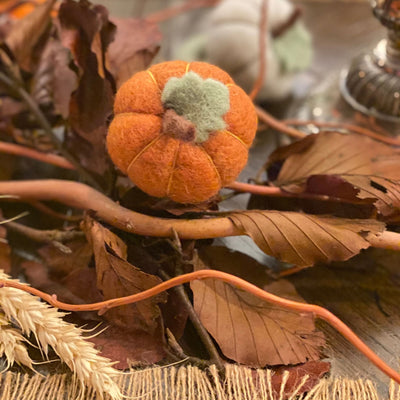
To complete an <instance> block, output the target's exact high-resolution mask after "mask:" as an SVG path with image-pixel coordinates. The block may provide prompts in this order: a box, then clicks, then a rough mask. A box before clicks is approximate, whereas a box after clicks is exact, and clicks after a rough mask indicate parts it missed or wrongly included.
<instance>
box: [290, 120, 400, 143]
mask: <svg viewBox="0 0 400 400" xmlns="http://www.w3.org/2000/svg"><path fill="white" fill-rule="evenodd" d="M282 123H283V124H285V125H295V126H300V125H314V126H316V127H319V128H337V129H345V130H348V131H350V132H355V133H359V134H360V135H364V136H368V137H370V138H372V139H375V140H379V141H380V142H383V143H386V144H390V145H393V146H400V140H399V139H396V138H394V137H390V136H383V135H380V134H379V133H376V132H374V131H371V130H370V129H368V128H364V127H362V126H358V125H354V124H349V123H345V122H325V121H314V120H297V119H287V120H284V121H282Z"/></svg>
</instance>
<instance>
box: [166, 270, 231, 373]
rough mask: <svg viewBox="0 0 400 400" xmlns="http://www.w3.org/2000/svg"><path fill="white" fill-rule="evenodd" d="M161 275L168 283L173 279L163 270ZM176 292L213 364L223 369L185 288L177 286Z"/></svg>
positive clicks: (216, 351)
mask: <svg viewBox="0 0 400 400" xmlns="http://www.w3.org/2000/svg"><path fill="white" fill-rule="evenodd" d="M159 275H160V276H161V278H163V279H164V280H166V281H168V280H169V279H171V278H170V277H169V276H168V275H167V274H166V272H165V271H163V270H160V271H159ZM174 290H175V293H176V294H177V295H178V296H179V298H180V300H181V302H182V303H183V305H184V307H185V309H186V311H187V312H188V315H189V318H190V321H191V322H192V324H193V326H194V328H195V329H196V332H197V334H198V335H199V337H200V339H201V341H202V342H203V344H204V346H205V348H206V349H207V352H208V354H209V355H210V360H211V362H212V363H213V364H215V365H216V366H217V367H218V368H219V369H222V368H223V362H222V360H221V357H220V356H219V354H218V350H217V348H216V347H215V345H214V342H213V341H212V339H211V337H210V335H209V334H208V332H207V330H206V329H205V328H204V326H203V324H202V323H201V321H200V318H199V316H198V315H197V314H196V311H194V308H193V305H192V303H191V302H190V300H189V297H188V295H187V294H186V291H185V288H184V287H183V286H182V285H179V286H175V288H174Z"/></svg>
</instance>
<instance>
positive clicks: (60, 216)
mask: <svg viewBox="0 0 400 400" xmlns="http://www.w3.org/2000/svg"><path fill="white" fill-rule="evenodd" d="M27 203H28V204H29V205H31V206H32V207H33V208H36V209H37V210H38V211H41V212H42V213H44V214H47V215H50V216H51V217H54V218H58V219H61V220H63V221H67V222H78V221H81V220H82V219H83V215H66V214H62V213H59V212H57V211H55V210H53V209H52V208H50V207H48V206H46V205H45V204H43V203H41V202H40V201H28V202H27Z"/></svg>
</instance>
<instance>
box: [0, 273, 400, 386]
mask: <svg viewBox="0 0 400 400" xmlns="http://www.w3.org/2000/svg"><path fill="white" fill-rule="evenodd" d="M206 278H214V279H219V280H222V281H224V282H227V283H229V284H231V285H233V286H236V287H238V288H239V289H242V290H245V291H246V292H248V293H251V294H252V295H254V296H257V297H259V298H261V299H263V300H265V301H268V302H270V303H273V304H276V305H278V306H281V307H284V308H287V309H290V310H294V311H298V312H302V313H304V312H306V313H311V314H313V315H314V317H316V318H320V319H322V320H324V321H326V322H328V323H329V324H330V325H331V326H333V327H334V328H335V329H336V330H337V331H338V332H339V333H340V334H342V335H343V336H344V337H345V338H346V339H347V340H348V341H349V342H350V343H351V344H353V346H354V347H356V348H357V349H358V350H359V351H360V352H361V353H363V354H364V355H365V356H366V357H367V358H368V359H369V360H370V361H371V362H372V363H373V364H374V365H375V366H376V367H378V368H379V369H380V370H381V371H383V372H384V373H385V374H386V375H387V376H389V377H390V378H391V379H393V380H394V381H395V382H397V383H398V384H400V374H399V373H398V372H396V371H395V370H394V369H392V368H391V367H389V365H387V364H386V363H385V362H384V361H383V360H382V359H381V358H379V357H378V355H377V354H375V353H374V352H373V351H372V350H371V349H370V348H369V347H368V346H367V345H366V344H365V343H364V342H363V341H362V340H361V339H360V338H359V337H358V336H357V335H356V334H355V333H354V332H353V331H352V330H351V329H350V328H349V327H348V326H347V325H346V324H345V323H344V322H342V321H341V320H340V319H339V318H338V317H336V316H335V315H334V314H332V313H331V312H330V311H328V310H327V309H326V308H323V307H320V306H317V305H314V304H304V303H299V302H297V301H292V300H287V299H284V298H282V297H279V296H276V295H274V294H271V293H268V292H266V291H265V290H262V289H260V288H259V287H257V286H255V285H253V284H251V283H249V282H247V281H245V280H243V279H241V278H238V277H237V276H234V275H231V274H227V273H225V272H221V271H215V270H199V271H195V272H191V273H188V274H184V275H180V276H177V277H175V278H172V279H169V280H168V281H165V282H163V283H160V284H159V285H156V286H154V287H152V288H150V289H148V290H145V291H143V292H141V293H137V294H134V295H131V296H125V297H120V298H116V299H111V300H107V301H102V302H99V303H92V304H68V303H63V302H61V301H58V300H57V297H56V296H55V295H50V294H47V293H44V292H42V291H40V290H38V289H35V288H32V287H30V286H27V285H25V284H22V283H19V282H16V281H12V280H0V286H1V287H13V288H16V289H21V290H23V291H25V292H28V293H31V294H33V295H35V296H38V297H40V298H42V299H43V300H45V301H47V302H48V303H49V304H51V305H52V306H54V307H57V308H60V309H62V310H67V311H95V310H98V311H99V314H103V313H105V312H106V311H107V310H109V309H110V308H113V307H118V306H122V305H125V304H132V303H136V302H138V301H141V300H145V299H148V298H149V297H152V296H155V295H157V294H159V293H161V292H163V291H165V290H168V289H171V288H172V287H174V286H178V285H182V284H183V283H188V282H191V281H194V280H197V279H206Z"/></svg>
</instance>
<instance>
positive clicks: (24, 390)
mask: <svg viewBox="0 0 400 400" xmlns="http://www.w3.org/2000/svg"><path fill="white" fill-rule="evenodd" d="M255 376H257V378H258V379H254V377H255ZM271 377H272V373H271V371H269V370H251V369H249V368H244V367H238V366H234V365H229V366H227V368H226V374H225V377H224V378H223V379H221V378H220V377H219V375H218V372H217V369H216V368H215V367H213V366H212V367H210V368H209V369H208V370H207V371H202V370H200V369H198V368H196V367H191V366H188V367H180V368H176V367H153V368H148V369H144V370H134V371H132V372H131V373H126V374H123V375H121V376H120V377H119V378H118V380H117V384H118V386H119V387H120V388H121V390H122V391H123V392H124V394H125V395H126V396H127V397H126V398H129V399H140V400H294V399H301V400H400V390H399V387H398V385H395V384H391V385H390V388H389V389H388V393H389V394H388V397H385V398H382V397H380V396H379V395H378V393H377V391H376V388H375V385H374V384H373V383H372V382H371V381H369V380H361V379H360V380H350V379H322V380H321V381H320V382H319V383H318V384H317V386H315V387H314V388H313V389H312V390H311V391H310V392H309V393H307V394H306V395H301V396H299V395H298V394H297V393H298V392H299V391H300V389H301V387H302V386H303V385H304V384H306V382H307V380H308V377H305V378H304V379H303V380H302V381H301V382H300V383H299V384H298V385H297V387H295V388H293V389H292V390H291V391H290V393H289V395H288V393H287V390H285V387H286V384H287V376H285V375H284V377H283V380H282V385H281V388H280V390H279V391H278V393H273V392H272V385H271ZM256 382H259V383H258V384H256ZM283 394H285V397H283ZM96 399H98V397H96V394H95V393H94V392H93V391H92V390H90V389H84V391H82V389H81V387H80V386H79V385H78V384H77V383H73V382H72V381H71V375H68V374H63V375H50V376H47V377H43V376H41V375H33V376H30V375H28V374H21V373H13V372H6V373H3V374H2V375H0V400H96ZM105 399H109V397H108V396H105Z"/></svg>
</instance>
